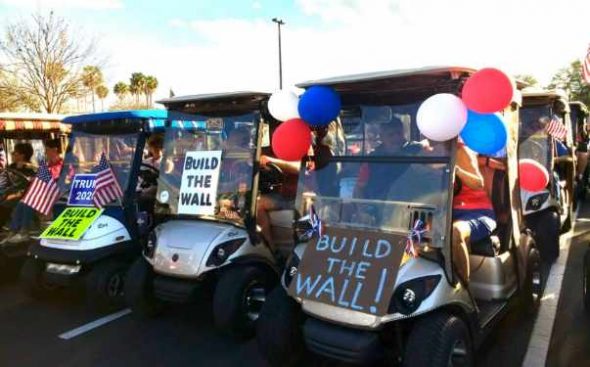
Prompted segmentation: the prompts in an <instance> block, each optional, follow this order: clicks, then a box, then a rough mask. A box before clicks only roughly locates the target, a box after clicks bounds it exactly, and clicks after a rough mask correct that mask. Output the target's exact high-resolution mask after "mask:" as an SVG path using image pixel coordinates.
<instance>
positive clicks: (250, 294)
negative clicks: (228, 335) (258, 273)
mask: <svg viewBox="0 0 590 367" xmlns="http://www.w3.org/2000/svg"><path fill="white" fill-rule="evenodd" d="M245 294H246V297H245V300H244V303H245V311H246V316H247V317H248V319H249V320H251V321H256V320H258V317H260V310H261V309H262V305H263V304H264V302H265V301H266V294H265V290H264V287H263V286H262V285H261V284H260V283H254V284H252V285H250V286H249V287H248V288H247V289H246V293H245Z"/></svg>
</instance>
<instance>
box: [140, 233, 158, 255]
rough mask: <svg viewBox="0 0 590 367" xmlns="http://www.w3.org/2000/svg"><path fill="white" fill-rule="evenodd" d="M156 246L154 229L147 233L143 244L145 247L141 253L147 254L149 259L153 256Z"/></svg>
mask: <svg viewBox="0 0 590 367" xmlns="http://www.w3.org/2000/svg"><path fill="white" fill-rule="evenodd" d="M157 246H158V236H156V233H155V232H154V231H152V232H150V234H149V235H148V239H147V242H146V244H145V249H144V251H143V253H144V254H145V256H147V257H148V258H150V259H151V258H153V257H154V253H155V252H156V247H157Z"/></svg>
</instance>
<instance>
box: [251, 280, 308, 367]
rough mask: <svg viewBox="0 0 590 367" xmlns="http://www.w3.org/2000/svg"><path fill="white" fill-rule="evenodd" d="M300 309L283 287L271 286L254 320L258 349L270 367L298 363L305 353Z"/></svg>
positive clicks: (289, 366)
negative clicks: (256, 320)
mask: <svg viewBox="0 0 590 367" xmlns="http://www.w3.org/2000/svg"><path fill="white" fill-rule="evenodd" d="M302 316H303V315H302V313H301V310H300V306H299V304H297V302H295V300H293V299H292V298H291V297H289V295H288V294H287V292H286V291H285V289H283V287H281V286H278V287H276V288H275V289H273V290H272V291H271V292H270V293H269V295H268V298H267V300H266V302H265V303H264V306H262V312H261V313H260V318H259V319H258V322H257V323H256V342H257V344H258V350H259V352H260V353H261V354H262V356H263V357H264V358H265V359H266V361H267V362H268V363H269V364H270V366H272V367H280V366H285V367H292V366H299V365H300V362H301V359H302V357H303V355H304V353H305V345H304V341H303V333H302V331H301V325H302Z"/></svg>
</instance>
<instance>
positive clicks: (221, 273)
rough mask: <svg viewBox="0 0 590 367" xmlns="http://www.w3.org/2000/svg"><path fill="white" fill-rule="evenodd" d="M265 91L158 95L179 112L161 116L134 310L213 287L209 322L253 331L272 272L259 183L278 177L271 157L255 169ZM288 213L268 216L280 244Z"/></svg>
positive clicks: (132, 274)
mask: <svg viewBox="0 0 590 367" xmlns="http://www.w3.org/2000/svg"><path fill="white" fill-rule="evenodd" d="M267 100H268V94H266V93H258V92H235V93H223V94H207V95H196V96H188V97H174V98H170V99H166V100H164V101H161V102H160V103H163V104H165V105H166V107H167V108H168V109H169V110H170V111H171V112H170V113H171V116H172V113H173V111H179V112H181V113H183V114H184V115H185V117H184V118H183V120H176V119H173V118H172V117H171V118H170V121H169V122H168V123H169V126H168V129H167V131H166V136H165V140H164V157H163V163H162V172H161V174H160V177H159V179H158V193H157V195H156V199H157V203H156V214H157V215H158V222H159V224H158V225H157V226H156V227H155V228H154V230H153V231H152V232H151V233H150V235H149V238H148V241H147V245H146V247H145V248H144V252H143V258H140V259H138V260H137V261H136V262H135V264H134V265H133V266H132V267H131V269H130V270H129V273H128V275H127V282H126V284H125V299H126V301H127V304H128V305H129V307H130V308H131V309H132V310H133V313H134V314H136V315H139V316H140V317H147V316H153V315H154V314H156V313H158V311H160V310H161V308H162V305H163V304H165V303H185V302H190V301H193V300H196V299H197V298H199V299H203V297H207V296H208V295H211V294H212V296H213V310H214V319H215V323H216V325H217V326H218V327H219V328H220V329H222V330H224V331H227V332H228V333H230V334H231V335H233V336H236V337H246V336H250V335H252V332H253V330H254V326H253V325H254V323H255V321H256V320H257V318H258V315H259V312H260V308H261V305H262V303H263V302H264V300H265V297H266V293H267V292H268V291H269V290H270V289H271V288H272V287H273V286H274V285H275V284H276V282H277V280H278V275H279V266H278V264H277V260H276V258H275V256H274V255H273V253H272V252H271V250H270V249H269V247H268V246H267V244H266V242H263V241H261V239H260V236H258V234H257V228H256V217H255V213H256V205H257V200H256V198H257V197H258V195H259V193H268V192H269V191H272V190H274V189H275V188H276V187H277V186H278V185H280V184H281V177H282V173H281V170H280V169H279V168H278V167H276V166H272V167H273V168H271V169H270V171H267V170H260V172H259V170H258V159H259V157H260V154H261V151H262V150H263V149H265V148H263V146H264V145H268V136H269V124H268V122H267V121H270V118H269V116H268V115H267V113H266V109H265V107H264V106H265V103H266V101H267ZM186 115H192V116H190V117H186ZM265 141H266V142H265ZM259 176H260V178H259ZM293 213H294V211H293V210H282V211H278V212H274V213H272V216H271V222H272V226H273V230H274V237H273V241H274V247H275V248H278V249H279V250H280V249H281V248H283V249H285V248H286V249H287V250H286V253H287V254H288V253H290V252H291V250H292V246H293V232H292V222H293Z"/></svg>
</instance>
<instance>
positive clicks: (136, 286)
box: [123, 257, 163, 318]
mask: <svg viewBox="0 0 590 367" xmlns="http://www.w3.org/2000/svg"><path fill="white" fill-rule="evenodd" d="M153 286H154V272H153V270H152V268H151V266H150V264H148V262H147V261H146V260H145V259H144V258H143V257H140V258H138V259H137V260H136V261H135V262H134V263H133V265H131V267H130V268H129V271H128V272H127V276H126V277H125V284H124V287H123V297H124V299H125V303H126V304H127V306H129V308H131V310H132V311H133V315H134V316H136V317H138V318H151V317H155V316H157V315H158V314H159V313H161V312H162V309H163V304H162V302H161V301H159V300H158V299H157V298H156V297H155V295H154V291H153Z"/></svg>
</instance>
